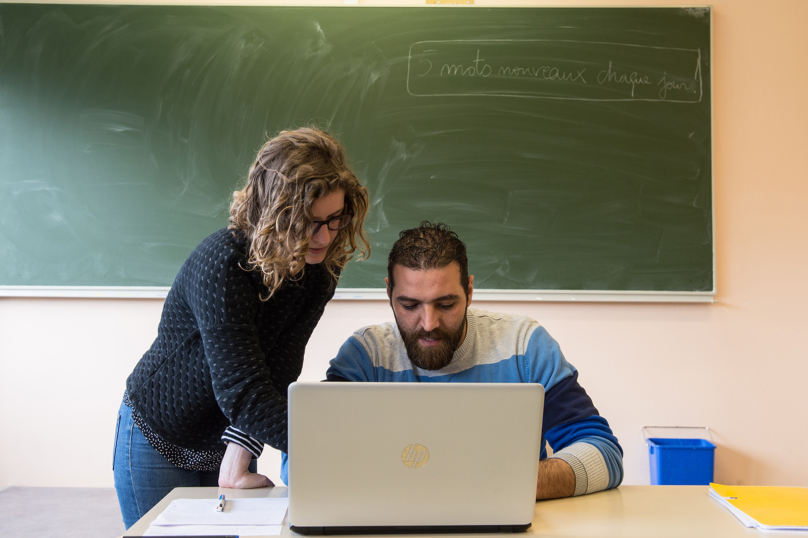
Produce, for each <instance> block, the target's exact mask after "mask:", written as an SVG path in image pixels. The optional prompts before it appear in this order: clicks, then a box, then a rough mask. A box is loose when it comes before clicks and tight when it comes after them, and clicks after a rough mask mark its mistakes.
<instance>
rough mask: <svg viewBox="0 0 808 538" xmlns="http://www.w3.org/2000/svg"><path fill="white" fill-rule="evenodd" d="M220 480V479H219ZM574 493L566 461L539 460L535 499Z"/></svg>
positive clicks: (573, 481) (573, 482)
mask: <svg viewBox="0 0 808 538" xmlns="http://www.w3.org/2000/svg"><path fill="white" fill-rule="evenodd" d="M219 481H220V482H221V479H219ZM573 493H575V472H574V471H573V470H572V467H570V464H569V463H567V462H566V461H564V460H562V459H558V458H548V459H546V460H543V461H540V462H539V481H538V483H537V485H536V500H537V501H541V500H543V499H558V498H560V497H571V496H572V494H573Z"/></svg>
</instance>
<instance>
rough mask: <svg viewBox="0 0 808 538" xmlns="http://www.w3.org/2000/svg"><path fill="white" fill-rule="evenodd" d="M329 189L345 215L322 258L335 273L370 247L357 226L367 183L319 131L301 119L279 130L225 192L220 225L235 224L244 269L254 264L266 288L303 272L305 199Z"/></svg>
mask: <svg viewBox="0 0 808 538" xmlns="http://www.w3.org/2000/svg"><path fill="white" fill-rule="evenodd" d="M336 189H343V190H344V191H345V212H346V213H349V212H350V213H353V219H352V220H351V223H350V224H349V225H348V226H347V227H346V228H343V229H341V230H339V231H338V232H337V236H336V237H335V238H334V240H333V241H332V242H331V245H330V246H329V247H328V251H327V253H326V256H325V260H323V262H322V263H323V264H325V268H326V269H327V270H328V272H329V273H330V274H331V276H332V277H333V278H334V280H335V281H336V280H337V278H338V276H337V275H338V274H339V271H341V270H342V269H343V268H344V267H345V264H346V263H347V262H348V260H350V259H351V258H352V257H353V254H354V252H355V251H356V250H357V249H358V250H359V251H360V252H361V257H360V259H367V258H368V256H369V255H370V243H369V242H368V237H367V234H366V233H365V230H364V227H363V225H364V222H365V217H366V216H367V212H368V207H369V201H368V191H367V189H366V188H365V187H363V186H362V185H361V184H360V183H359V180H358V179H357V178H356V176H355V175H354V173H353V172H352V171H351V169H350V168H349V167H348V164H347V162H346V158H345V150H344V149H343V147H342V145H341V144H340V143H339V142H337V140H336V139H335V138H334V137H332V136H331V135H330V134H328V133H327V132H325V131H321V130H319V129H316V128H313V127H303V128H300V129H296V130H294V131H281V133H280V134H278V136H276V137H275V138H273V139H271V140H269V141H268V142H267V143H266V144H264V146H263V147H262V148H261V150H260V151H259V152H258V156H257V157H256V159H255V162H254V163H253V164H252V166H250V171H249V174H248V176H247V185H246V186H245V187H244V188H243V189H242V190H240V191H236V192H234V193H233V202H232V203H231V204H230V218H229V219H228V222H229V223H230V224H229V226H228V228H230V229H231V230H238V231H241V232H242V233H243V234H244V235H245V236H246V238H247V243H248V245H249V253H248V258H247V260H248V265H249V266H248V267H246V269H248V270H254V269H260V271H261V272H262V274H263V280H264V284H265V285H266V287H267V288H269V294H268V295H267V296H266V297H261V299H262V300H267V299H269V298H270V297H272V295H274V293H275V292H276V291H277V290H278V289H279V288H280V287H281V285H282V284H283V283H284V281H286V280H287V279H292V280H294V279H298V278H300V277H302V276H303V272H304V270H305V266H306V259H305V258H306V253H307V252H308V251H309V241H310V240H311V237H312V233H311V232H312V227H313V222H314V219H313V216H312V212H311V211H312V210H311V208H312V204H314V202H315V201H316V200H317V199H318V198H321V197H323V196H326V195H328V194H329V193H331V192H333V191H334V190H336Z"/></svg>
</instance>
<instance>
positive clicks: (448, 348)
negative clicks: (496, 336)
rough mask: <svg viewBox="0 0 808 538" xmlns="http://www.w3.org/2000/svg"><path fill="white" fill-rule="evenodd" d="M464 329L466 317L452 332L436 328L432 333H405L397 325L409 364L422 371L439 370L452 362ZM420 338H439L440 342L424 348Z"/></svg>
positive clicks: (418, 330) (418, 331) (399, 325)
mask: <svg viewBox="0 0 808 538" xmlns="http://www.w3.org/2000/svg"><path fill="white" fill-rule="evenodd" d="M465 328H466V316H463V323H461V324H460V327H458V328H457V329H456V330H454V331H452V330H445V329H441V328H437V329H435V330H432V331H425V330H423V329H417V330H415V331H413V332H406V331H405V330H404V329H403V328H402V327H401V324H398V330H399V332H400V333H401V338H402V340H404V347H405V348H406V349H407V356H408V357H409V358H410V362H412V363H413V364H414V365H415V366H417V367H418V368H421V369H423V370H440V369H441V368H443V367H444V366H446V365H448V364H449V363H450V362H452V358H453V357H454V352H455V350H456V349H457V348H458V346H459V345H460V339H461V338H463V331H464V329H465ZM421 338H430V339H434V338H440V340H441V342H440V344H438V345H436V346H424V345H422V344H421V342H419V340H420V339H421Z"/></svg>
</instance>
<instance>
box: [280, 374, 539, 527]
mask: <svg viewBox="0 0 808 538" xmlns="http://www.w3.org/2000/svg"><path fill="white" fill-rule="evenodd" d="M543 404H544V388H543V387H542V386H541V385H538V384H511V383H508V384H505V383H503V384H500V383H468V384H466V383H293V384H292V385H290V386H289V415H288V416H289V523H290V524H291V525H292V530H293V531H295V532H298V533H302V534H320V533H325V534H338V533H367V532H373V533H379V532H440V531H462V532H473V531H475V530H476V531H480V532H500V531H508V530H524V529H526V528H528V527H529V526H530V523H531V521H532V520H533V514H534V510H535V502H536V477H537V475H538V466H539V451H540V446H539V444H540V440H541V419H542V409H543ZM514 527H516V528H515V529H514Z"/></svg>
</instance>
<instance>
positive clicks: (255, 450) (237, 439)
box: [222, 426, 264, 458]
mask: <svg viewBox="0 0 808 538" xmlns="http://www.w3.org/2000/svg"><path fill="white" fill-rule="evenodd" d="M222 441H224V443H225V444H227V443H236V444H237V445H239V446H241V447H242V448H244V449H245V450H247V451H249V452H250V454H252V455H253V457H254V458H258V457H260V456H261V453H262V452H263V451H264V443H262V442H261V441H258V440H256V439H253V438H252V437H250V436H249V435H247V434H246V433H244V432H243V431H241V430H238V429H236V428H234V427H233V426H228V427H227V429H226V430H225V431H224V433H223V434H222Z"/></svg>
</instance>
